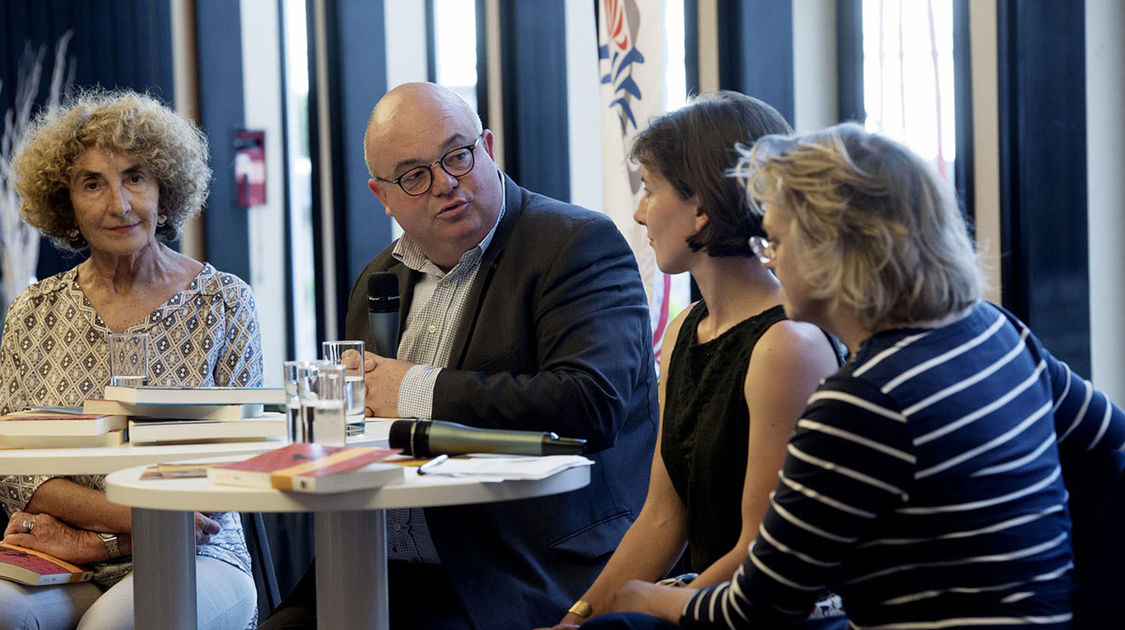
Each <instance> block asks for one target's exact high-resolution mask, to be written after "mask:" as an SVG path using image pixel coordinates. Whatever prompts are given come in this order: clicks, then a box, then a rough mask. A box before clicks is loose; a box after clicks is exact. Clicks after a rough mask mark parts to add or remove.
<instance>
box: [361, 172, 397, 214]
mask: <svg viewBox="0 0 1125 630" xmlns="http://www.w3.org/2000/svg"><path fill="white" fill-rule="evenodd" d="M367 189H368V190H370V191H371V194H373V195H375V196H376V197H378V198H379V203H381V204H383V210H384V211H386V213H387V216H388V217H389V216H393V215H392V214H391V207H390V205H388V204H387V193H386V191H384V190H383V187H382V186H381V185H380V182H379V180H377V179H375V178H374V177H372V178H371V179H369V180H367Z"/></svg>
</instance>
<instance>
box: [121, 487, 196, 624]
mask: <svg viewBox="0 0 1125 630" xmlns="http://www.w3.org/2000/svg"><path fill="white" fill-rule="evenodd" d="M133 615H134V619H133V625H134V627H136V628H163V629H165V630H196V626H197V622H196V612H195V514H194V513H193V512H169V511H165V510H145V509H141V508H133Z"/></svg>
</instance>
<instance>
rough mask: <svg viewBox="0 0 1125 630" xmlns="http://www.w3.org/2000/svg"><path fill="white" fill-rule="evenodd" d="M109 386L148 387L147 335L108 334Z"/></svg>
mask: <svg viewBox="0 0 1125 630" xmlns="http://www.w3.org/2000/svg"><path fill="white" fill-rule="evenodd" d="M109 384H110V385H122V386H125V387H142V386H144V385H148V335H147V334H145V333H122V334H117V333H110V334H109Z"/></svg>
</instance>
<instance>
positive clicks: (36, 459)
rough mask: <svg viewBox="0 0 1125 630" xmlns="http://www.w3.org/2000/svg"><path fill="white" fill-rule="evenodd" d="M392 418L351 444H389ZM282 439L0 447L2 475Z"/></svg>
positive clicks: (236, 449)
mask: <svg viewBox="0 0 1125 630" xmlns="http://www.w3.org/2000/svg"><path fill="white" fill-rule="evenodd" d="M391 423H392V422H391V420H390V419H369V420H368V421H367V426H366V432H365V433H364V435H357V436H354V437H350V438H348V446H381V447H384V448H385V447H386V445H387V434H388V433H390V426H391ZM285 444H287V442H286V441H285V440H282V439H267V440H255V441H251V442H239V441H231V442H198V443H192V442H182V443H178V444H132V443H129V442H126V443H125V444H122V445H121V446H98V447H89V448H25V449H0V475H106V474H109V473H111V472H113V471H115V470H121V469H122V468H131V467H133V466H140V465H142V464H164V463H168V462H172V461H187V460H189V459H193V458H200V459H203V458H214V457H228V456H230V457H252V456H254V455H257V454H258V453H264V452H266V451H268V450H272V449H275V448H280V447H282V446H285Z"/></svg>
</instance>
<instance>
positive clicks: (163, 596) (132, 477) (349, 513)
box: [106, 466, 590, 630]
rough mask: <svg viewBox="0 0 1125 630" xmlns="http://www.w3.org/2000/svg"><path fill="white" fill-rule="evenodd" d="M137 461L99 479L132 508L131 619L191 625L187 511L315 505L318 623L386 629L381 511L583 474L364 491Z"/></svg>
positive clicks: (516, 493)
mask: <svg viewBox="0 0 1125 630" xmlns="http://www.w3.org/2000/svg"><path fill="white" fill-rule="evenodd" d="M143 471H144V467H143V466H138V467H134V468H129V469H125V470H119V471H117V472H114V473H111V474H110V475H109V476H108V477H107V478H106V493H107V496H108V498H109V500H110V501H113V502H114V503H119V504H122V505H128V506H132V507H133V508H134V509H133V571H134V580H133V585H134V607H135V624H136V627H138V628H165V629H169V630H195V629H196V610H195V524H194V518H193V512H195V511H201V512H225V511H241V512H313V513H315V516H314V526H315V544H316V556H317V561H316V597H317V625H318V627H321V628H349V629H353V628H355V629H358V628H372V629H376V630H387V628H389V621H388V615H387V557H386V528H385V524H386V522H385V515H384V512H383V511H384V510H386V509H388V508H407V507H432V506H441V505H458V504H467V503H486V502H494V501H509V500H513V499H524V498H529V497H537V496H543V495H548V494H556V493H561V492H569V491H571V490H575V489H578V488H581V487H583V486H585V485H587V484H588V483H589V482H590V471H589V468H588V467H580V468H571V469H567V470H564V471H562V472H560V473H557V474H555V475H553V476H551V477H548V478H546V479H543V480H539V481H504V482H478V481H473V480H471V479H463V478H452V477H443V476H436V475H433V476H430V475H427V476H419V475H418V474H417V471H416V469H414V468H407V469H406V470H405V473H406V474H405V477H404V480H403V481H402V482H396V483H393V484H388V485H385V486H383V487H381V488H376V489H371V490H357V491H352V492H344V493H338V494H305V493H299V492H282V491H279V490H272V489H253V488H240V487H234V486H220V485H212V484H211V483H210V482H209V481H208V480H207V479H168V480H158V481H147V480H146V481H141V480H140V479H139V477H140V475H141V473H142V472H143Z"/></svg>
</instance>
